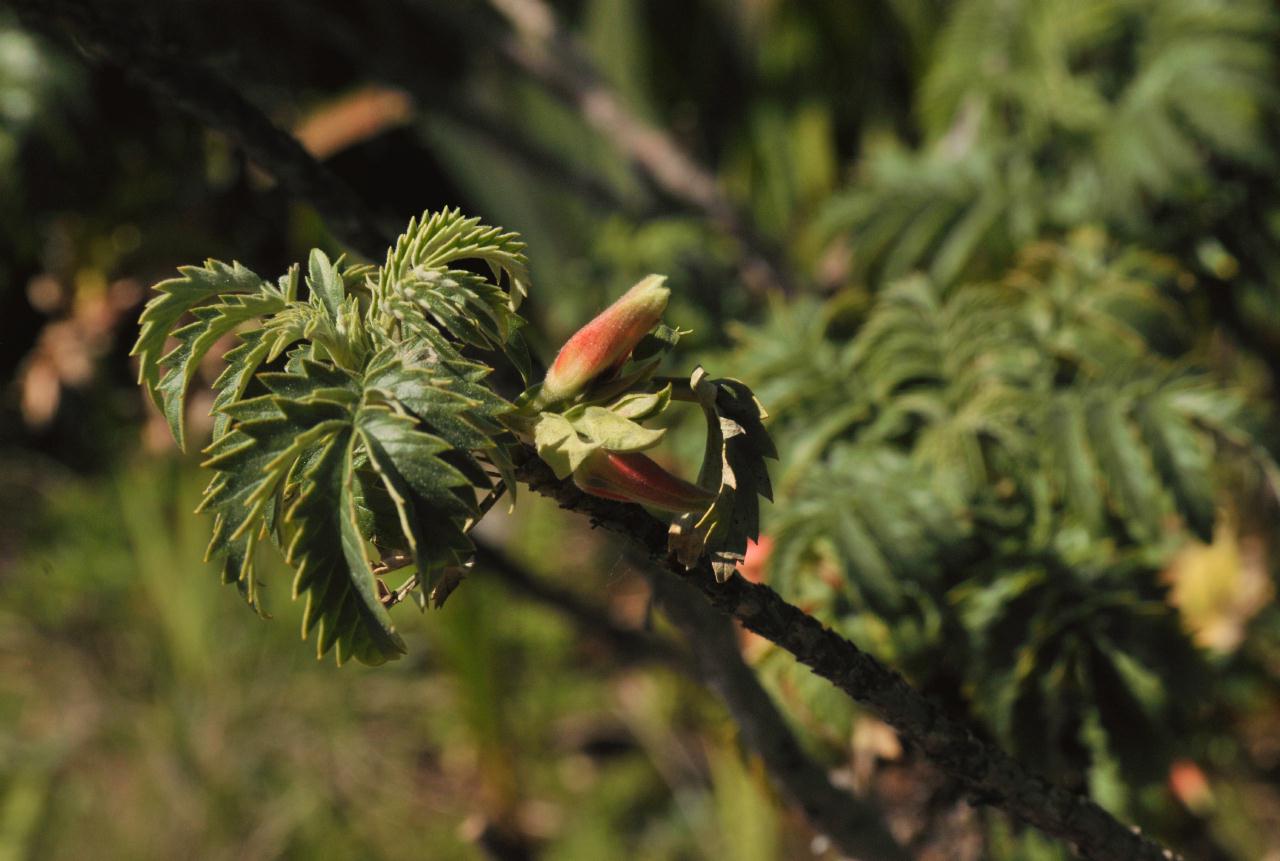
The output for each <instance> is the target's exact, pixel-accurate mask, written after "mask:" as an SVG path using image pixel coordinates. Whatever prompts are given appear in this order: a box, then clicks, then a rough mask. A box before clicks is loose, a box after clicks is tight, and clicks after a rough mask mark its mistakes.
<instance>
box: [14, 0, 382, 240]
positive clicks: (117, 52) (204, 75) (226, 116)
mask: <svg viewBox="0 0 1280 861" xmlns="http://www.w3.org/2000/svg"><path fill="white" fill-rule="evenodd" d="M3 2H7V3H8V4H9V5H11V6H13V7H14V9H16V10H17V12H18V17H19V19H20V20H21V21H22V22H23V24H24V25H26V26H29V27H31V28H32V29H33V30H36V31H37V32H42V33H46V34H48V35H51V36H55V37H58V38H61V39H62V40H64V41H69V42H70V43H71V44H72V45H73V46H74V47H76V48H78V49H79V50H80V51H82V52H83V53H85V54H87V55H88V56H90V57H92V58H93V59H96V60H104V61H106V62H108V63H111V64H113V65H117V66H119V67H120V68H122V69H123V70H124V71H125V73H126V74H128V75H130V76H131V77H132V78H134V79H135V80H137V81H139V82H140V83H142V84H143V85H144V86H146V87H148V88H149V89H151V90H153V91H155V92H156V93H157V94H159V95H160V96H162V97H163V98H165V99H167V100H168V101H170V102H172V103H173V104H175V105H177V106H178V107H180V108H181V109H182V110H184V111H186V112H187V113H189V114H191V115H192V116H193V117H195V118H196V119H197V120H199V121H200V122H201V123H203V124H205V125H207V126H209V127H210V128H213V129H217V130H218V131H220V132H222V133H223V134H225V135H227V136H228V137H229V138H231V140H233V141H234V142H235V143H236V144H237V145H238V146H240V147H241V148H242V149H244V151H245V153H246V154H248V156H249V157H250V158H251V159H252V160H253V161H254V162H255V163H257V164H258V166H259V167H261V168H262V169H264V170H266V171H267V172H268V173H270V174H271V175H272V176H274V177H275V178H276V180H277V181H278V182H279V183H280V184H281V185H283V186H284V187H285V188H286V189H288V191H289V192H290V194H292V195H293V196H295V197H297V198H299V199H302V200H306V201H307V202H308V203H310V204H311V205H312V206H314V207H315V208H316V211H317V212H319V213H320V216H321V217H322V218H323V219H324V220H325V222H326V223H327V224H328V225H329V228H330V229H331V230H333V232H334V234H335V235H336V236H337V237H338V238H339V239H340V240H342V241H343V242H344V243H346V244H347V245H349V246H350V247H351V248H353V249H354V250H356V251H359V252H360V253H361V254H364V255H365V256H366V257H369V258H370V259H371V260H378V259H379V258H380V257H381V256H382V255H383V254H385V253H386V248H387V245H388V237H386V236H385V235H383V233H382V231H380V230H379V229H378V228H377V226H376V224H375V222H374V220H373V217H372V215H371V214H370V213H369V212H368V211H367V210H366V208H365V206H364V203H363V202H362V201H361V200H360V198H359V197H357V196H356V194H355V192H353V191H352V190H351V189H350V188H349V187H348V186H347V185H346V184H345V183H344V182H342V180H340V179H339V178H338V177H337V176H335V175H334V174H333V173H332V172H331V171H330V170H329V169H328V168H326V167H325V166H324V165H322V164H321V163H320V162H318V161H316V160H315V159H313V158H311V156H310V155H308V154H307V152H306V150H304V149H303V148H302V145H301V144H299V143H298V141H297V140H296V139H294V138H293V136H292V135H290V134H289V133H288V132H286V131H284V130H282V129H280V128H279V127H277V126H276V125H275V124H274V123H272V122H271V120H270V119H268V118H267V117H266V115H265V114H263V113H262V111H260V110H258V108H256V107H255V106H254V105H253V104H251V103H250V102H249V101H248V100H247V99H245V97H244V96H242V95H241V94H240V92H239V91H238V90H237V89H235V88H234V87H233V86H231V85H230V84H229V83H228V82H227V81H225V80H223V79H222V78H221V77H220V76H218V75H217V74H215V73H214V72H213V71H211V70H209V69H207V68H205V67H204V66H200V65H197V64H195V63H191V62H189V61H188V60H186V59H185V58H184V57H183V56H181V55H180V54H177V53H174V52H171V51H168V50H166V49H165V47H164V45H163V44H162V43H160V42H158V41H157V40H155V39H153V38H150V34H148V33H146V32H145V31H143V29H142V28H141V26H140V22H138V21H136V20H135V19H134V18H133V17H132V16H130V15H128V14H126V12H127V10H125V9H121V8H115V9H114V13H115V14H113V7H112V4H102V3H94V2H87V0H3Z"/></svg>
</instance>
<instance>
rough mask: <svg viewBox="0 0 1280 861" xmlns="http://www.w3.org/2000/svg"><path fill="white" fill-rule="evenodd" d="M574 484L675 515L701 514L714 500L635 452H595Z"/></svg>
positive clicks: (607, 497)
mask: <svg viewBox="0 0 1280 861" xmlns="http://www.w3.org/2000/svg"><path fill="white" fill-rule="evenodd" d="M573 482H574V484H576V485H578V487H579V488H581V489H582V490H583V491H584V492H586V493H590V494H591V495H592V496H601V497H604V498H605V499H616V500H618V501H620V502H638V503H640V504H641V505H647V506H649V507H651V508H658V509H661V510H663V511H670V512H672V513H674V514H683V513H685V512H686V511H702V510H704V509H705V508H707V506H709V505H710V504H711V502H712V501H713V500H714V499H715V494H714V493H710V492H708V491H706V490H703V489H702V488H701V487H698V486H697V485H696V484H690V483H689V482H687V481H685V480H684V479H682V478H677V477H676V476H674V475H672V474H671V473H669V472H667V471H666V470H665V469H663V468H662V467H660V466H658V464H657V462H655V461H654V460H653V459H652V458H651V457H649V456H648V455H644V454H641V453H640V452H638V451H628V452H618V451H605V450H604V449H598V450H596V451H594V452H592V453H591V454H590V455H588V457H587V459H586V460H584V461H583V462H582V465H581V466H579V467H578V469H577V470H576V471H575V472H574V473H573Z"/></svg>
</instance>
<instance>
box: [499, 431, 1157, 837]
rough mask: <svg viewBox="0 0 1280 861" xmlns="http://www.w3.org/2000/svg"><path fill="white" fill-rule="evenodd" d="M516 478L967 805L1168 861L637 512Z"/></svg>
mask: <svg viewBox="0 0 1280 861" xmlns="http://www.w3.org/2000/svg"><path fill="white" fill-rule="evenodd" d="M517 476H518V477H519V478H520V480H521V481H523V482H524V483H525V484H527V485H528V486H529V488H530V489H531V490H533V491H535V492H537V493H541V494H543V495H544V496H548V497H550V498H552V499H554V500H556V502H558V503H559V504H560V506H561V507H562V508H567V509H569V510H571V511H575V512H577V513H579V514H583V515H586V516H587V517H589V518H590V519H591V521H592V523H593V524H595V525H597V526H602V527H604V528H606V529H609V530H611V531H614V532H618V533H620V534H622V535H625V536H627V537H628V538H629V539H630V540H632V541H634V542H636V543H637V544H638V545H639V546H640V547H642V548H643V549H644V550H645V551H646V552H647V553H648V554H649V555H650V556H651V557H652V558H653V559H654V560H656V561H658V562H659V563H660V570H661V572H662V573H663V574H664V575H665V576H669V577H674V578H677V579H679V580H681V581H683V582H685V583H688V584H689V585H691V586H693V587H695V588H696V589H697V590H698V591H700V592H702V594H703V596H704V597H705V599H706V600H707V601H709V602H710V603H711V605H712V606H713V607H715V608H716V609H717V610H719V611H720V612H721V613H724V614H726V615H728V616H732V617H734V618H736V619H738V620H739V621H740V622H742V624H743V625H744V626H745V627H746V628H747V629H748V630H750V631H753V632H755V633H757V634H759V635H760V636H762V637H764V638H765V639H767V640H769V641H771V642H773V643H775V644H776V645H778V646H780V647H782V648H783V649H786V650H787V651H788V652H790V653H791V654H792V655H794V656H795V658H796V659H797V660H798V661H800V662H801V663H802V664H805V665H806V666H808V667H809V668H810V669H811V670H813V672H814V673H816V674H817V675H819V676H821V677H822V678H824V679H826V680H827V681H829V682H831V683H832V684H833V685H835V686H836V687H837V688H839V689H840V690H841V691H843V692H844V693H846V694H848V695H849V696H850V697H851V698H853V699H854V700H856V701H857V702H859V703H862V704H863V705H865V706H867V707H869V708H870V709H871V710H872V711H874V712H875V713H876V714H878V715H879V716H880V717H881V719H883V720H884V721H885V722H886V723H888V724H890V725H891V726H892V727H894V729H896V730H897V731H898V733H899V734H900V735H901V736H902V737H903V738H904V739H906V740H907V741H909V742H910V743H912V744H915V745H916V746H917V747H919V748H920V750H921V751H923V752H924V754H925V756H927V757H928V758H929V759H930V760H931V761H932V762H933V763H934V765H936V766H937V767H938V768H940V769H941V770H942V771H943V772H944V773H946V774H947V775H948V776H950V777H951V778H952V779H953V780H955V781H957V782H958V783H959V784H960V785H961V786H963V787H964V788H965V789H966V790H967V791H968V792H969V793H970V795H971V800H972V802H973V803H983V804H990V805H992V806H995V807H999V808H1000V809H1002V810H1004V811H1005V812H1007V813H1009V814H1011V815H1012V816H1014V817H1016V818H1017V819H1020V820H1022V821H1023V822H1026V823H1028V824H1030V825H1033V826H1035V827H1036V828H1039V829H1040V830H1041V831H1043V832H1045V833H1046V834H1049V835H1051V836H1053V837H1056V838H1058V839H1060V840H1063V841H1066V842H1068V843H1070V844H1071V845H1073V846H1074V847H1075V849H1076V851H1077V852H1078V853H1079V854H1080V855H1081V856H1082V857H1084V858H1088V859H1092V861H1167V859H1173V858H1176V857H1178V856H1176V855H1175V854H1174V853H1172V852H1170V851H1169V850H1167V849H1165V848H1163V847H1162V846H1160V845H1159V844H1157V843H1156V842H1154V841H1152V840H1149V839H1147V838H1145V837H1143V836H1142V835H1141V834H1140V833H1139V832H1138V831H1137V830H1136V829H1130V828H1128V827H1126V826H1125V825H1123V824H1122V823H1121V822H1119V821H1118V820H1116V819H1115V818H1114V817H1112V816H1111V814H1109V813H1107V812H1106V811H1105V810H1103V809H1102V808H1101V807H1099V806H1098V805H1097V804H1095V803H1094V802H1093V801H1091V800H1089V799H1088V798H1086V797H1084V796H1082V795H1078V794H1076V793H1073V792H1070V791H1068V790H1066V789H1063V788H1062V787H1059V786H1055V785H1053V784H1051V783H1049V782H1048V781H1047V780H1045V779H1044V778H1042V777H1039V776H1037V775H1033V774H1031V773H1030V772H1028V771H1027V770H1026V769H1024V768H1023V767H1022V766H1021V765H1019V764H1018V762H1017V761H1015V760H1014V759H1013V758H1012V757H1010V756H1009V755H1008V754H1007V753H1005V752H1004V751H1003V750H1001V749H1000V748H998V747H996V746H994V745H992V744H988V743H986V742H984V741H982V740H980V739H979V738H977V737H976V736H975V735H974V734H973V732H972V731H971V730H970V729H969V728H968V727H967V726H965V725H964V724H962V723H960V722H959V721H956V720H954V719H953V718H951V717H950V716H948V715H947V714H946V713H945V712H943V710H942V708H941V707H939V706H938V705H937V704H935V703H934V702H932V701H930V700H929V699H927V698H925V697H924V696H922V695H921V694H920V693H919V692H917V691H916V690H915V689H914V688H912V687H911V686H910V685H909V684H908V683H907V682H906V680H905V679H903V678H902V676H900V675H898V673H896V672H895V671H893V670H891V669H889V668H888V667H886V666H884V665H883V664H881V663H880V662H879V661H877V660H876V659H875V658H873V657H872V656H871V655H868V654H867V653H866V652H863V651H862V650H861V649H859V648H858V647H857V646H855V645H854V644H853V643H851V642H850V641H849V640H846V639H845V638H844V637H841V636H840V635H839V634H837V633H835V632H834V631H832V630H831V629H829V628H827V627H826V626H824V625H823V624H822V623H821V622H819V621H818V620H817V619H815V618H813V617H812V616H810V615H808V614H807V613H805V612H804V611H803V610H801V609H800V608H798V607H796V606H794V605H792V604H789V603H787V602H786V601H784V600H783V599H782V598H781V597H779V596H778V594H777V593H776V592H774V591H773V590H772V589H770V588H769V587H768V586H764V585H761V584H756V583H749V582H748V581H746V580H744V579H743V578H742V577H740V576H737V575H734V576H733V577H731V578H730V579H729V580H728V581H726V582H724V583H717V582H716V580H715V575H714V574H713V573H712V571H711V566H710V564H709V563H708V562H707V561H706V560H705V559H703V560H702V561H701V562H700V563H699V564H698V565H697V566H696V567H694V568H692V569H690V570H687V571H686V570H684V569H683V568H682V567H681V566H680V565H679V564H678V563H677V562H676V561H675V560H673V559H670V558H668V555H667V529H666V526H665V525H664V524H662V523H661V522H660V521H658V520H656V519H655V518H653V517H652V516H651V515H649V514H648V513H647V512H645V511H644V509H642V508H640V507H639V506H635V505H627V504H623V503H618V502H611V501H609V500H605V499H600V498H598V497H593V496H588V495H586V494H584V493H583V492H582V491H580V490H579V489H578V488H577V487H576V486H575V485H574V484H573V483H572V482H571V481H561V480H559V479H557V478H556V477H555V475H554V474H553V473H552V472H551V469H550V467H548V466H547V465H546V464H544V463H543V462H542V461H541V460H539V459H538V458H537V456H536V455H534V454H533V453H532V451H530V452H529V454H528V457H527V458H526V459H525V460H524V461H523V462H522V463H521V464H520V465H519V468H518V471H517Z"/></svg>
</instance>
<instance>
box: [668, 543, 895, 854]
mask: <svg viewBox="0 0 1280 861" xmlns="http://www.w3.org/2000/svg"><path fill="white" fill-rule="evenodd" d="M646 574H647V576H648V578H649V582H650V584H651V585H652V587H653V596H654V601H655V602H656V603H657V605H658V606H659V607H660V608H661V610H662V612H663V613H664V614H665V615H666V616H667V618H668V619H670V620H671V622H672V624H674V625H675V626H676V628H678V629H679V630H680V632H681V633H682V634H683V635H684V638H685V639H686V640H688V642H689V645H690V647H691V648H692V650H693V654H694V662H695V664H696V666H697V671H698V675H699V676H700V677H701V679H702V681H703V683H704V684H705V685H706V686H707V687H709V688H711V689H712V690H713V691H715V693H716V695H717V696H719V697H720V699H721V701H723V702H724V704H725V707H726V708H727V709H728V710H729V713H730V714H731V715H733V718H734V721H735V722H736V723H737V725H738V728H739V730H741V732H742V737H743V741H744V742H745V744H746V746H747V748H749V749H750V750H754V751H755V752H756V753H757V754H758V755H759V756H760V759H761V760H763V761H764V764H765V767H766V768H767V769H768V771H769V775H770V776H771V777H772V779H773V780H774V782H775V783H776V784H777V785H778V787H779V788H780V789H781V790H782V792H783V794H784V795H786V796H787V797H788V798H790V799H791V801H792V803H794V804H796V805H797V806H798V807H800V808H801V809H802V810H803V811H804V812H805V815H806V816H807V817H808V818H809V821H810V822H812V823H813V824H814V825H815V827H817V828H818V829H820V830H821V831H823V832H824V833H825V834H826V835H827V837H829V838H830V839H831V841H832V842H833V843H834V844H835V845H836V847H837V848H839V849H840V851H841V852H842V853H844V854H845V855H847V856H849V857H851V858H866V859H876V861H880V859H884V861H897V859H902V861H905V859H906V858H907V857H908V855H907V852H906V850H905V849H903V848H902V846H900V845H899V844H898V842H897V841H896V840H895V839H894V838H893V835H892V834H890V833H889V830H888V828H886V827H885V824H884V819H883V818H882V817H881V815H880V812H879V810H877V809H876V808H875V807H874V806H873V805H871V804H869V803H867V802H865V801H861V800H859V799H856V798H854V797H852V796H851V795H850V794H849V793H848V792H846V791H845V790H843V789H840V788H839V787H837V786H836V785H835V784H833V783H832V782H831V778H830V777H828V776H827V773H826V772H825V771H824V770H823V769H822V768H821V767H820V766H819V765H818V764H817V763H815V762H814V761H813V760H812V759H810V758H809V757H808V756H806V755H805V753H804V751H803V750H801V749H800V744H799V742H798V741H797V740H796V737H795V735H794V734H793V733H792V732H791V729H790V728H789V727H788V726H787V723H786V721H785V720H784V719H783V717H782V713H781V712H779V711H778V707H777V706H776V705H775V704H774V702H773V700H772V698H770V696H769V693H768V691H766V690H765V689H764V687H763V686H762V685H761V684H760V680H759V679H758V678H757V677H756V674H755V672H754V671H753V670H752V669H751V668H750V667H748V666H747V665H746V663H745V662H744V661H743V660H742V654H741V653H740V652H739V651H738V643H737V638H736V636H735V631H734V629H733V625H732V624H731V623H730V622H729V620H728V619H727V618H726V617H724V616H722V615H721V614H719V613H717V612H716V611H715V610H714V609H712V608H711V607H710V606H709V605H708V604H707V602H706V601H705V600H703V598H702V596H700V595H699V594H698V593H697V591H696V590H694V589H693V588H692V587H691V586H689V585H688V584H686V583H683V582H681V581H680V580H677V579H675V578H673V577H670V576H666V575H665V574H664V573H663V572H662V571H658V570H654V569H652V568H649V569H647V571H646Z"/></svg>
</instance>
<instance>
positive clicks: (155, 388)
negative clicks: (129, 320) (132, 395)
mask: <svg viewBox="0 0 1280 861" xmlns="http://www.w3.org/2000/svg"><path fill="white" fill-rule="evenodd" d="M178 271H179V272H180V273H181V274H182V277H180V278H171V279H169V280H168V281H161V282H160V283H159V284H156V285H155V286H154V287H153V288H152V289H153V290H154V291H155V292H156V294H157V295H155V296H153V297H152V298H151V299H150V300H149V301H148V302H147V306H146V308H145V309H143V312H142V316H141V317H140V318H139V322H140V323H141V329H140V331H139V333H138V340H137V343H135V344H134V346H133V350H132V351H131V353H130V355H134V356H137V357H138V358H139V360H140V361H139V370H138V382H139V384H141V385H144V386H146V388H147V390H148V391H149V392H150V393H151V395H152V397H153V398H154V399H155V402H156V406H158V407H160V408H161V409H163V408H164V402H163V399H162V398H161V395H160V391H159V385H160V375H161V371H162V366H161V357H162V356H163V355H164V353H165V350H164V345H165V340H166V339H167V338H168V337H169V335H170V334H171V333H172V332H173V330H174V328H175V327H176V326H177V325H178V321H179V320H181V319H182V316H183V315H184V314H186V313H187V312H189V311H190V310H191V309H193V308H195V307H196V306H198V305H201V304H203V303H205V302H207V301H209V300H210V299H213V298H215V297H217V296H221V295H225V294H230V293H257V292H259V291H261V290H262V289H263V288H264V286H266V285H265V282H264V281H263V280H262V279H261V278H259V277H258V276H257V275H255V274H254V273H253V272H251V271H249V270H248V269H246V268H245V267H243V266H241V265H240V264H239V263H234V262H233V263H231V264H226V263H223V262H221V261H219V260H207V261H205V265H204V266H183V267H180V268H179V269H178Z"/></svg>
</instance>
